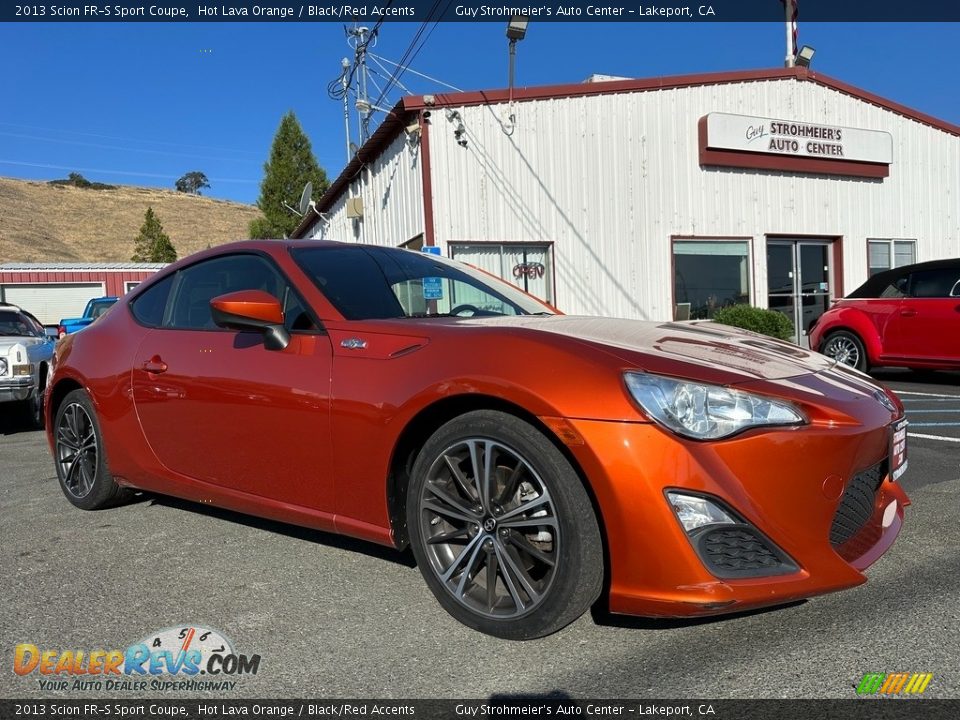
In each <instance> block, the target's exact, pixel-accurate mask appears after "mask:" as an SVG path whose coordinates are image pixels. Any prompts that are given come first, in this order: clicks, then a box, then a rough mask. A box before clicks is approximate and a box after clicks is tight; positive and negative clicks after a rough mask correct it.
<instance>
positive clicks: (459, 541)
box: [407, 411, 603, 640]
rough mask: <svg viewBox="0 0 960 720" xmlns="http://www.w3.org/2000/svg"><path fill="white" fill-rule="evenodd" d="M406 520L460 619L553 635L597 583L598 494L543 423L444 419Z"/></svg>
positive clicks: (444, 600) (505, 631)
mask: <svg viewBox="0 0 960 720" xmlns="http://www.w3.org/2000/svg"><path fill="white" fill-rule="evenodd" d="M407 521H408V527H409V530H410V540H411V545H412V547H413V552H414V555H415V556H416V559H417V564H418V565H419V567H420V570H421V572H422V573H423V576H424V578H425V579H426V581H427V584H428V585H429V586H430V589H431V590H432V591H433V593H434V594H435V595H436V597H437V599H438V600H439V601H440V603H441V604H442V605H443V606H444V608H446V610H447V611H448V612H450V614H451V615H453V616H454V617H455V618H456V619H457V620H459V621H460V622H462V623H464V624H465V625H468V626H470V627H473V628H475V629H477V630H480V631H482V632H485V633H488V634H491V635H496V636H498V637H503V638H508V639H515V640H526V639H531V638H536V637H542V636H544V635H549V634H550V633H552V632H556V631H557V630H559V629H560V628H562V627H564V626H565V625H567V624H569V623H570V622H572V621H574V620H576V619H577V618H578V617H580V615H582V614H583V613H584V612H585V611H586V610H587V609H588V608H589V607H590V605H591V604H592V603H593V602H594V601H595V600H596V599H597V597H598V596H599V594H600V590H601V584H602V580H603V552H602V545H601V540H600V530H599V527H598V525H597V519H596V516H595V515H594V512H593V507H592V505H591V503H590V499H589V497H588V496H587V493H586V490H585V489H584V487H583V484H582V483H581V482H580V479H579V477H578V476H577V474H576V472H575V471H574V470H573V468H572V467H571V466H570V463H569V462H567V460H566V458H564V457H563V455H562V454H561V453H560V451H559V450H557V448H556V447H554V445H553V444H552V443H550V441H549V440H548V439H547V438H546V437H544V436H543V434H542V433H540V432H539V431H538V430H536V429H535V428H533V427H531V426H530V425H529V424H527V423H525V422H523V421H522V420H519V419H518V418H516V417H514V416H512V415H507V414H505V413H500V412H493V411H476V412H471V413H467V414H465V415H462V416H461V417H458V418H456V419H454V420H452V421H450V422H448V423H447V424H446V425H444V426H443V427H441V428H440V429H439V430H438V431H437V432H436V433H435V434H434V435H433V437H431V438H430V440H429V441H428V442H427V443H426V445H425V446H424V448H423V450H422V451H421V453H420V455H419V457H418V458H417V461H416V463H415V464H414V467H413V473H412V478H411V483H410V488H409V492H408V500H407Z"/></svg>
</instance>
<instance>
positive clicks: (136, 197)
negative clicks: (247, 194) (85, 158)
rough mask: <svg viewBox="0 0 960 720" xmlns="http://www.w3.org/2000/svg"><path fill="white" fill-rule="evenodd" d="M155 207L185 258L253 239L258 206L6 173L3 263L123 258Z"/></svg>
mask: <svg viewBox="0 0 960 720" xmlns="http://www.w3.org/2000/svg"><path fill="white" fill-rule="evenodd" d="M148 206H149V207H152V208H153V210H154V212H155V213H156V214H157V216H158V217H159V218H160V221H161V222H162V223H163V229H164V231H165V232H166V233H167V235H169V236H170V241H171V242H172V243H173V246H174V247H175V248H176V249H177V256H178V257H184V256H186V255H190V254H191V253H194V252H196V251H198V250H203V249H204V248H206V247H207V246H208V245H220V244H222V243H225V242H230V241H232V240H242V239H244V238H246V237H248V233H247V226H248V224H249V223H250V221H251V220H252V219H253V218H255V217H257V216H259V215H260V211H259V210H258V209H257V208H256V207H254V206H252V205H241V204H240V203H234V202H228V201H225V200H214V199H212V198H207V197H200V196H198V195H186V194H184V193H178V192H174V191H173V190H156V189H153V188H141V187H130V186H124V185H120V186H117V187H116V188H113V189H109V190H94V189H90V188H78V187H73V186H69V185H50V184H48V183H45V182H32V181H27V180H14V179H11V178H2V177H0V262H57V261H62V262H124V261H128V260H130V256H131V255H132V254H133V239H134V238H135V237H136V236H137V233H138V232H139V230H140V226H141V225H143V216H144V213H146V211H147V207H148Z"/></svg>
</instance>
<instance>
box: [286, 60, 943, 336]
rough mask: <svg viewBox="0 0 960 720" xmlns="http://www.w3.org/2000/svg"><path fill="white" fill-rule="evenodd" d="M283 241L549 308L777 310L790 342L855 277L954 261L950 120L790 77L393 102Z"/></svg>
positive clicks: (616, 312)
mask: <svg viewBox="0 0 960 720" xmlns="http://www.w3.org/2000/svg"><path fill="white" fill-rule="evenodd" d="M294 236H295V237H304V238H323V239H336V240H346V241H353V242H361V243H372V244H377V245H387V246H402V247H408V248H412V249H420V248H422V247H424V246H436V247H438V248H439V250H440V252H441V253H442V254H444V255H447V256H449V257H453V258H456V259H460V260H463V261H466V262H469V263H471V264H474V265H476V266H478V267H481V268H483V269H485V270H487V271H489V272H492V273H494V274H496V275H499V276H500V277H503V278H505V279H507V280H509V281H510V282H513V283H515V284H517V285H519V286H521V287H523V288H525V289H526V290H528V291H529V292H531V293H533V294H535V295H537V296H539V297H541V298H543V299H545V300H547V301H549V302H551V303H553V304H554V305H556V306H557V307H558V308H559V309H560V310H562V311H563V312H566V313H573V314H586V315H609V316H619V317H627V318H638V319H648V320H657V321H664V320H670V319H681V320H682V319H688V318H689V319H696V318H709V317H712V316H713V314H714V313H715V312H716V310H718V309H719V308H722V307H724V306H727V305H731V304H735V303H750V304H752V305H757V306H760V307H770V308H775V309H777V310H780V311H782V312H785V313H787V314H788V315H789V316H790V317H791V319H792V320H794V323H795V325H796V326H797V327H798V334H797V337H796V341H797V342H798V343H801V344H803V343H805V341H806V330H807V329H808V328H809V326H810V324H811V323H812V322H813V320H815V319H816V317H818V316H819V314H820V313H821V312H823V310H824V309H825V308H826V307H828V306H829V303H830V300H831V299H832V298H836V297H841V296H842V295H843V294H844V293H846V292H849V291H851V290H853V289H854V288H856V287H857V286H858V285H860V284H861V283H862V282H863V281H864V280H866V279H867V277H868V276H869V274H870V273H873V272H877V271H879V270H882V269H886V268H890V267H895V266H899V265H904V264H909V263H912V262H919V261H924V260H932V259H936V258H945V257H960V126H957V125H953V124H950V123H947V122H944V121H942V120H938V119H937V118H934V117H931V116H929V115H925V114H923V113H921V112H918V111H916V110H912V109H911V108H908V107H905V106H903V105H899V104H897V103H895V102H892V101H890V100H887V99H884V98H881V97H878V96H876V95H873V94H870V93H868V92H865V91H863V90H860V89H858V88H855V87H852V86H850V85H847V84H846V83H843V82H840V81H838V80H834V79H832V78H829V77H826V76H824V75H822V74H820V73H816V72H812V71H810V70H809V69H807V68H786V69H772V70H758V71H742V72H729V73H716V74H706V75H689V76H679V77H664V78H656V79H646V80H622V79H617V80H598V79H596V78H592V79H591V80H590V81H587V82H584V83H578V84H571V85H555V86H547V87H528V88H520V89H515V90H514V91H513V92H512V93H511V92H509V91H507V90H494V91H480V92H463V93H448V94H437V95H422V96H409V97H405V98H403V100H401V101H400V102H399V103H398V104H397V105H396V106H395V107H394V109H393V110H392V111H391V112H390V113H389V114H388V116H387V118H386V119H385V120H384V122H383V123H382V124H381V125H380V127H379V128H378V129H377V131H376V132H375V133H374V134H373V136H372V137H371V138H370V139H369V140H368V141H367V142H366V143H365V144H364V145H363V147H361V148H360V149H359V151H358V152H357V153H356V155H355V157H354V158H353V159H352V160H351V162H350V163H349V164H348V165H347V166H346V168H345V169H344V171H343V172H342V173H341V174H340V176H339V177H338V178H337V179H336V180H335V181H334V182H333V184H332V185H331V186H330V188H329V189H328V190H327V192H326V193H325V194H324V195H323V196H322V197H321V198H320V199H319V200H318V201H317V202H316V203H315V204H314V205H313V206H312V207H311V209H310V211H308V213H307V214H306V215H305V216H304V218H303V220H302V222H301V223H300V225H299V227H298V228H297V229H296V231H295V233H294Z"/></svg>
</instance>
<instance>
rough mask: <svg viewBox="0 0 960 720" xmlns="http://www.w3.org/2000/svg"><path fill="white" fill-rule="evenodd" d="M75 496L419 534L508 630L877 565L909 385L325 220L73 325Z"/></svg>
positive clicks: (68, 354) (457, 598)
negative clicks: (590, 311)
mask: <svg viewBox="0 0 960 720" xmlns="http://www.w3.org/2000/svg"><path fill="white" fill-rule="evenodd" d="M46 407H47V413H48V434H49V441H50V445H51V448H52V450H53V453H54V459H55V462H56V468H57V473H58V476H59V480H60V485H61V486H62V489H63V491H64V493H65V494H66V496H67V498H68V499H69V500H70V501H71V502H72V503H73V504H74V505H76V506H78V507H81V508H85V509H94V508H100V507H104V506H107V505H110V504H115V503H117V502H118V501H120V500H121V499H122V498H124V497H125V496H126V495H127V494H128V493H129V492H130V491H131V489H134V488H136V489H141V490H145V491H151V492H156V493H167V494H170V495H175V496H179V497H182V498H186V499H189V500H194V501H202V502H205V503H212V504H214V505H219V506H223V507H225V508H231V509H233V510H236V511H240V512H244V513H250V514H254V515H260V516H264V517H268V518H274V519H277V520H281V521H286V522H290V523H296V524H300V525H305V526H309V527H313V528H319V529H321V530H326V531H331V532H337V533H344V534H347V535H352V536H355V537H359V538H364V539H367V540H371V541H374V542H377V543H382V544H384V545H389V546H395V547H397V548H403V547H406V546H408V545H409V546H410V547H411V548H412V550H413V554H414V556H415V557H416V560H417V564H418V565H419V567H420V570H421V572H422V574H423V577H424V578H425V580H426V582H427V584H428V585H429V586H430V589H431V590H432V591H433V592H434V594H435V595H436V597H437V599H438V600H439V601H440V603H441V604H442V605H443V607H444V608H446V610H447V611H449V612H450V614H452V615H453V616H454V617H455V618H457V619H458V620H460V621H461V622H463V623H465V624H466V625H469V626H470V627H473V628H476V629H479V630H481V631H483V632H486V633H490V634H493V635H497V636H500V637H504V638H514V639H524V638H534V637H539V636H543V635H546V634H548V633H551V632H554V631H556V630H558V629H560V628H562V627H564V626H565V625H567V624H568V623H570V622H572V621H573V620H574V619H576V618H577V617H579V616H580V615H581V614H583V613H584V611H586V610H587V609H588V608H589V607H590V606H591V605H592V604H593V603H594V602H597V601H598V599H599V598H601V596H602V597H603V601H604V602H606V603H607V604H608V607H609V609H610V610H611V611H613V612H616V613H629V614H637V615H647V616H672V617H678V616H679V617H682V616H698V615H709V614H716V613H723V612H732V611H738V610H743V609H747V608H753V607H759V606H764V605H772V604H778V603H784V602H788V601H792V600H795V599H798V598H806V597H809V596H812V595H817V594H819V593H825V592H829V591H832V590H839V589H842V588H848V587H852V586H854V585H858V584H860V583H862V582H864V581H865V577H864V575H863V574H862V571H863V570H864V569H865V568H866V567H867V566H868V565H870V564H871V563H872V562H874V561H875V560H876V559H877V558H878V557H880V555H882V554H883V553H884V552H885V551H886V550H887V549H888V548H889V547H890V545H891V544H892V543H893V541H894V538H895V537H896V535H897V533H898V532H899V530H900V527H901V524H902V521H903V508H904V506H905V505H906V504H907V503H908V500H907V497H906V495H905V494H904V492H903V490H902V489H901V487H900V485H899V483H898V482H897V478H898V477H899V476H900V474H901V473H902V472H903V470H904V469H905V467H906V464H905V463H906V447H905V438H906V429H905V421H904V420H903V407H902V405H901V404H900V402H899V400H898V399H897V398H896V397H895V396H893V395H892V394H890V393H888V392H886V391H885V390H884V389H883V388H882V387H880V386H879V385H876V384H875V383H873V382H872V381H871V380H870V379H869V378H868V377H866V376H864V375H862V374H860V373H858V372H856V371H855V370H853V369H850V368H846V367H842V366H838V365H837V364H836V362H835V361H832V360H830V359H828V358H826V357H824V356H822V355H818V354H815V353H810V352H808V351H805V350H802V349H800V348H797V347H795V346H793V345H790V344H787V343H783V342H780V341H776V340H771V339H769V338H765V337H762V336H759V335H755V334H752V333H746V332H742V331H739V330H734V329H732V328H728V327H724V326H720V325H716V324H713V323H683V324H679V323H654V322H639V321H630V320H617V319H608V318H588V317H572V316H564V315H561V314H558V313H557V312H556V311H555V310H554V309H553V308H551V307H550V306H548V305H545V304H543V303H541V302H540V301H538V300H536V299H534V298H532V297H530V296H529V295H526V294H524V293H522V292H521V291H519V290H518V289H517V288H515V287H513V286H512V285H510V284H508V283H506V282H504V281H501V280H499V279H496V278H494V277H492V276H490V275H488V274H486V273H484V272H481V271H478V270H476V269H474V268H471V267H470V266H467V265H462V264H459V263H456V262H454V261H451V260H447V259H444V258H441V257H438V256H434V255H428V254H425V253H416V252H410V251H406V250H399V249H393V248H384V247H375V246H367V245H354V244H340V243H333V242H318V241H261V242H245V243H237V244H233V245H226V246H222V247H218V248H215V249H213V250H207V251H205V252H202V253H200V254H198V255H194V256H192V257H189V258H186V259H184V260H181V261H180V262H178V263H176V264H174V265H171V266H170V267H168V268H166V269H165V270H163V271H161V272H159V273H157V275H155V276H154V277H153V278H151V279H150V280H149V281H147V282H144V283H143V284H141V285H140V286H139V287H137V288H136V289H135V290H134V291H132V292H131V293H130V294H129V295H128V296H127V297H125V298H123V299H121V300H120V302H119V303H118V304H117V305H116V306H115V307H114V309H113V310H112V311H111V312H110V313H108V314H107V315H106V316H104V317H103V318H101V319H100V320H99V321H98V322H96V323H94V324H92V325H91V326H90V327H89V328H87V329H86V330H84V331H83V332H82V333H77V334H75V335H69V336H67V337H66V338H65V339H64V340H62V341H61V342H60V343H59V345H58V348H57V357H56V363H55V369H54V371H53V375H52V378H51V381H50V382H49V383H48V395H47V404H46Z"/></svg>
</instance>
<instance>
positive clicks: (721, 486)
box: [570, 420, 909, 617]
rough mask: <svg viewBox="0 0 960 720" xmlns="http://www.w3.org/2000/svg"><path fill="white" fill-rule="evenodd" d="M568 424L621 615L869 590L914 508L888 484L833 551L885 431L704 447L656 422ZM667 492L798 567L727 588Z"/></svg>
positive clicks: (762, 436) (818, 432) (730, 608)
mask: <svg viewBox="0 0 960 720" xmlns="http://www.w3.org/2000/svg"><path fill="white" fill-rule="evenodd" d="M570 422H571V424H572V425H573V426H574V427H575V428H576V430H577V432H578V433H579V434H580V436H581V437H582V438H583V440H584V444H583V445H574V446H570V450H571V451H572V452H573V454H574V455H575V456H576V458H577V460H578V461H579V462H580V463H581V466H582V467H583V469H584V470H585V472H586V474H587V476H588V477H589V478H590V480H591V487H592V489H593V491H594V494H595V496H596V499H597V502H598V504H599V506H600V510H601V515H602V521H603V524H604V530H605V532H606V537H607V548H608V553H609V561H610V588H609V601H610V609H611V611H613V612H618V613H626V614H635V615H646V616H669V617H683V616H697V615H710V614H716V613H722V612H736V611H739V610H745V609H749V608H754V607H760V606H764V605H775V604H781V603H786V602H790V601H793V600H797V599H801V598H806V597H810V596H813V595H818V594H822V593H826V592H831V591H834V590H840V589H844V588H849V587H853V586H855V585H859V584H861V583H863V582H865V581H866V577H865V576H864V575H863V572H862V571H863V570H864V569H865V568H866V567H868V566H869V565H870V564H871V563H873V562H874V561H876V560H877V558H879V557H880V555H882V554H883V553H884V552H885V551H886V550H887V549H888V548H889V547H890V546H891V545H892V544H893V541H894V540H895V538H896V536H897V534H898V533H899V531H900V528H901V526H902V523H903V508H904V506H905V505H907V504H909V500H908V498H907V496H906V494H905V493H904V491H903V489H902V488H901V487H900V485H899V484H898V483H896V482H893V481H891V480H890V478H889V476H885V477H883V478H882V481H881V482H880V483H879V487H878V488H877V490H876V494H875V496H874V498H873V509H872V512H871V513H870V515H869V518H868V519H867V520H866V521H865V523H864V524H863V526H862V528H861V529H859V530H858V531H857V532H856V533H855V534H854V535H853V537H851V538H849V539H848V540H847V541H846V542H844V543H842V544H840V545H838V546H834V545H833V544H832V543H831V538H830V535H831V528H832V526H833V523H834V518H835V517H836V514H837V510H838V507H839V506H840V504H841V496H842V494H843V492H844V490H845V488H846V486H847V485H848V484H849V483H851V482H852V480H853V478H854V477H855V476H856V475H857V474H858V473H860V472H861V471H863V470H865V469H867V468H871V467H874V466H876V465H877V464H878V463H880V462H882V461H883V460H884V459H885V458H886V455H887V453H888V450H889V430H888V427H887V425H886V424H881V423H877V422H874V423H872V426H870V427H865V426H846V427H824V426H817V425H810V426H806V427H801V428H784V429H779V430H766V431H752V432H748V433H744V434H743V435H740V436H737V437H734V438H731V439H728V440H724V441H719V442H695V441H688V440H683V439H680V438H678V437H676V436H674V435H672V434H671V433H669V432H667V431H664V430H662V429H660V428H659V427H658V426H656V425H653V424H649V423H625V422H601V421H590V420H571V421H570ZM667 489H680V490H689V491H691V492H692V493H698V494H703V495H707V496H712V497H714V498H718V499H720V500H721V501H722V502H723V503H724V504H726V505H728V506H729V507H730V508H732V509H733V510H734V511H735V512H736V513H737V514H738V515H739V516H740V517H741V518H742V519H743V520H745V521H746V522H747V523H749V525H751V526H753V527H754V528H756V529H757V530H758V531H759V533H761V534H762V536H765V537H766V538H768V539H769V540H770V541H771V542H772V543H773V544H775V545H776V547H777V548H778V549H779V550H781V551H782V552H783V553H785V555H786V556H787V557H789V558H790V559H791V560H792V561H793V563H795V566H796V567H795V568H791V570H792V571H791V572H786V573H781V574H775V575H768V576H760V577H748V578H737V579H730V578H720V577H718V576H717V575H716V574H714V573H712V572H710V571H709V570H708V569H707V567H706V565H705V564H704V562H703V561H702V560H701V558H700V556H699V555H698V554H697V552H696V551H695V550H694V547H693V545H692V544H691V542H690V540H689V539H688V537H687V534H686V532H685V531H684V530H683V528H682V527H681V525H680V523H679V522H678V521H677V518H676V516H675V515H674V513H673V510H672V508H671V507H670V505H669V504H668V502H667V500H666V498H665V496H664V491H665V490H667ZM891 503H895V505H893V506H892V507H891Z"/></svg>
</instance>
